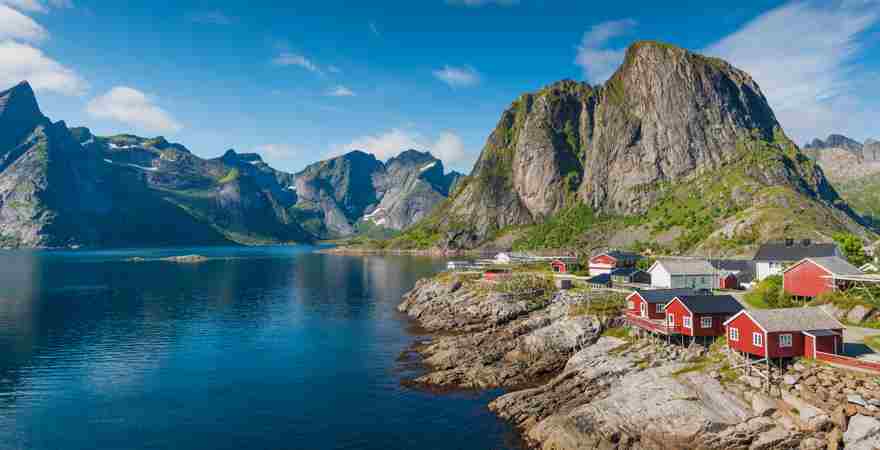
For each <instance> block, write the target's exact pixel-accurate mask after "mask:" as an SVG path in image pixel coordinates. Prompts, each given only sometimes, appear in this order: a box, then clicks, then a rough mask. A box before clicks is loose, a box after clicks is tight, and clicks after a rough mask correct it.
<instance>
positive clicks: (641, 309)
mask: <svg viewBox="0 0 880 450" xmlns="http://www.w3.org/2000/svg"><path fill="white" fill-rule="evenodd" d="M639 314H640V315H641V316H642V317H648V304H647V303H645V302H642V304H641V305H639Z"/></svg>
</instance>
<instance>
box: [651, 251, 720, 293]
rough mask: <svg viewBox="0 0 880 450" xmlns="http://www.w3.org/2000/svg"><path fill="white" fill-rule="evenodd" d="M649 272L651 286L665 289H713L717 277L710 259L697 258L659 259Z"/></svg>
mask: <svg viewBox="0 0 880 450" xmlns="http://www.w3.org/2000/svg"><path fill="white" fill-rule="evenodd" d="M648 273H649V274H651V286H653V287H655V288H665V289H682V288H690V289H713V288H714V287H715V284H716V277H717V270H716V269H715V268H714V267H712V265H711V264H709V261H707V260H705V259H697V258H662V259H658V260H657V261H656V262H655V263H654V264H653V265H652V266H651V268H650V269H648Z"/></svg>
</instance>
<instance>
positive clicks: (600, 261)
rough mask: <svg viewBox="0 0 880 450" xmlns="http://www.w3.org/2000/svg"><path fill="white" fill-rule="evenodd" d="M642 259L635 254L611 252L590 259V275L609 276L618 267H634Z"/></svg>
mask: <svg viewBox="0 0 880 450" xmlns="http://www.w3.org/2000/svg"><path fill="white" fill-rule="evenodd" d="M641 258H642V257H641V256H640V255H638V254H636V253H630V252H623V251H619V250H612V251H610V252H607V253H600V254H598V255H596V256H593V257H592V258H590V275H603V274H606V273H607V274H610V273H611V271H612V270H614V269H617V268H620V267H635V265H636V263H637V262H639V260H640V259H641Z"/></svg>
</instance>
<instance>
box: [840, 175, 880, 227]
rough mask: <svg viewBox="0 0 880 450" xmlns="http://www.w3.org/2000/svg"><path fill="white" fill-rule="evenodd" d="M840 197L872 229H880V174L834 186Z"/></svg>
mask: <svg viewBox="0 0 880 450" xmlns="http://www.w3.org/2000/svg"><path fill="white" fill-rule="evenodd" d="M836 187H837V190H838V192H840V196H841V197H843V199H844V200H846V202H847V203H849V205H850V206H852V208H853V209H854V210H855V211H856V212H857V213H859V214H861V215H862V216H863V217H865V218H866V219H867V220H868V221H869V222H870V223H871V224H872V225H873V226H874V227H880V174H875V175H870V176H867V177H862V178H859V179H857V180H852V181H848V182H845V183H841V184H840V185H838V186H836Z"/></svg>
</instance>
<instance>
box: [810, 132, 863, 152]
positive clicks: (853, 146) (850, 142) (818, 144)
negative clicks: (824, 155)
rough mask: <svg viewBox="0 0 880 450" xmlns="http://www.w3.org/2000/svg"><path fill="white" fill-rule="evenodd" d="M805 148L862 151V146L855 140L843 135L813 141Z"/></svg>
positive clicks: (831, 135) (833, 135)
mask: <svg viewBox="0 0 880 450" xmlns="http://www.w3.org/2000/svg"><path fill="white" fill-rule="evenodd" d="M804 148H807V149H822V148H842V149H845V150H850V151H859V150H861V149H862V144H861V143H860V142H859V141H856V140H855V139H851V138H849V137H847V136H844V135H842V134H830V135H828V138H827V139H825V140H824V141H823V140H821V139H818V138H817V139H813V140H812V141H811V142H810V143H808V144H807V145H806V146H804Z"/></svg>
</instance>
